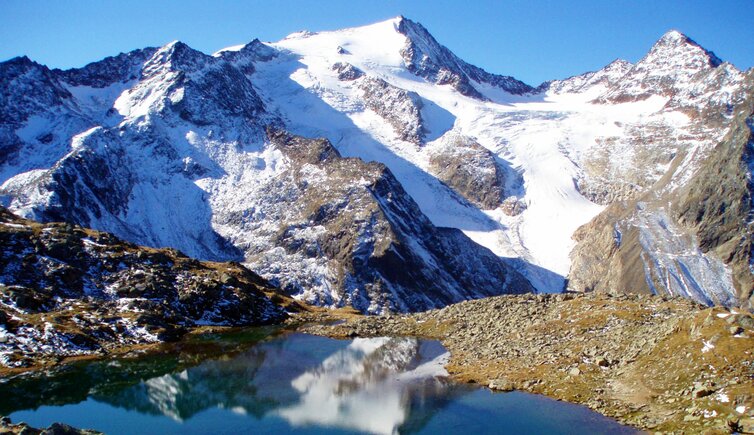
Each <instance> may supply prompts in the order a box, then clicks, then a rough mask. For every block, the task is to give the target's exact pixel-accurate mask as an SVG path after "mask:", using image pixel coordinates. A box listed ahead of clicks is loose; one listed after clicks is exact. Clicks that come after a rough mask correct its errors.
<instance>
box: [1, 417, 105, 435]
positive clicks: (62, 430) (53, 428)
mask: <svg viewBox="0 0 754 435" xmlns="http://www.w3.org/2000/svg"><path fill="white" fill-rule="evenodd" d="M0 433H2V434H3V435H10V434H19V435H100V434H101V432H97V431H94V430H88V429H77V428H75V427H71V426H69V425H67V424H63V423H53V424H51V425H50V427H47V428H44V429H37V428H34V427H31V426H29V425H28V424H26V423H17V424H14V423H13V422H11V420H10V419H9V418H8V417H2V418H0Z"/></svg>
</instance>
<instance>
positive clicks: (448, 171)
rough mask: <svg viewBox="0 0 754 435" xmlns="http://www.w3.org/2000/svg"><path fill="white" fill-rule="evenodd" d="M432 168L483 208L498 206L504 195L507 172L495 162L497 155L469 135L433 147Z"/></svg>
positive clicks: (456, 189) (446, 181) (433, 171)
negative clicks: (468, 136)
mask: <svg viewBox="0 0 754 435" xmlns="http://www.w3.org/2000/svg"><path fill="white" fill-rule="evenodd" d="M429 169H430V171H431V172H432V174H434V175H435V176H436V177H437V178H439V179H440V180H442V181H443V182H444V183H445V184H447V185H448V186H450V187H452V188H453V189H454V190H455V191H457V192H458V193H460V194H461V195H463V197H464V198H466V199H468V200H469V201H470V202H471V203H473V204H475V205H477V206H479V207H481V208H483V209H486V210H490V209H494V208H497V207H498V206H500V205H501V202H502V201H503V198H504V197H505V174H504V173H503V171H502V169H501V168H500V166H499V165H498V164H497V162H496V161H495V156H494V154H493V153H492V152H491V151H489V150H488V149H486V148H484V147H482V146H481V145H479V144H478V143H476V142H474V141H473V140H471V139H470V138H466V137H457V138H455V139H454V140H452V141H451V142H450V143H447V144H444V145H443V146H440V147H438V148H436V149H432V150H431V154H430V158H429ZM511 212H513V210H511Z"/></svg>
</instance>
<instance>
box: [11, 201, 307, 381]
mask: <svg viewBox="0 0 754 435" xmlns="http://www.w3.org/2000/svg"><path fill="white" fill-rule="evenodd" d="M0 246H2V248H1V249H2V255H1V256H0V364H2V366H3V368H2V369H0V370H2V371H7V370H8V369H9V368H24V367H28V366H36V367H38V366H43V365H45V364H49V363H54V362H56V361H59V360H60V359H62V358H65V357H75V356H86V355H100V356H101V355H106V354H108V353H111V352H118V351H121V350H124V349H125V350H127V349H130V348H132V347H134V346H138V345H143V344H150V343H157V342H162V341H174V340H177V339H179V338H180V337H181V336H183V335H184V334H186V333H187V332H189V331H190V330H192V329H194V328H197V327H201V326H210V325H219V326H249V325H262V324H271V323H279V322H281V321H282V320H283V319H285V318H286V316H287V314H286V310H285V309H284V308H283V307H284V306H286V307H287V309H288V310H296V309H298V305H297V304H296V303H292V302H291V301H290V299H288V298H285V297H283V296H281V295H278V294H277V293H276V289H275V288H273V287H272V286H270V285H269V284H268V283H267V282H266V281H265V280H264V279H262V278H260V277H259V276H258V275H256V274H254V273H252V272H250V271H249V270H248V269H246V268H244V267H243V266H241V265H240V264H237V263H207V262H200V261H197V260H194V259H191V258H188V257H186V256H185V255H183V254H182V253H180V252H179V251H176V250H166V249H162V250H158V249H150V248H144V247H139V246H136V245H133V244H131V243H127V242H124V241H122V240H120V239H118V238H116V237H114V236H112V235H110V234H106V233H101V232H97V231H92V230H87V229H83V228H80V227H76V226H74V225H70V224H65V223H49V224H40V223H37V222H33V221H28V220H25V219H20V218H17V217H16V216H14V215H13V214H11V213H9V212H8V211H7V210H5V209H0Z"/></svg>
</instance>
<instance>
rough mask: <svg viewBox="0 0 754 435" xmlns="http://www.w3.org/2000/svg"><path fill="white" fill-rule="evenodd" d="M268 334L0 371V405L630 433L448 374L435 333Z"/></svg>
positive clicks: (185, 430) (159, 415) (77, 415)
mask: <svg viewBox="0 0 754 435" xmlns="http://www.w3.org/2000/svg"><path fill="white" fill-rule="evenodd" d="M269 333H270V331H267V332H261V333H257V335H254V333H249V332H247V333H245V334H251V335H243V334H242V335H241V336H232V335H231V336H228V335H225V336H222V335H217V336H210V337H205V338H204V339H201V338H200V339H196V340H198V341H195V342H193V343H184V344H181V345H180V346H178V347H177V348H171V349H166V350H165V352H163V353H158V354H153V355H151V356H143V357H140V358H121V359H114V360H110V361H100V362H95V363H81V364H74V365H69V366H64V367H63V368H61V369H59V370H58V371H56V372H47V373H43V374H39V375H37V376H24V377H18V378H11V379H4V380H0V414H4V415H8V414H10V416H11V418H12V419H13V421H14V422H18V421H26V422H27V423H29V424H31V425H32V426H36V427H40V426H41V427H46V426H48V425H49V424H51V423H52V422H55V421H59V422H64V423H67V424H71V425H73V426H77V427H85V428H92V429H96V430H100V431H103V432H105V433H108V434H120V433H128V434H130V433H139V434H150V433H155V434H157V433H159V434H165V433H180V434H181V435H189V434H207V433H288V432H296V433H309V434H321V433H365V432H366V433H438V432H443V433H470V432H473V433H485V432H486V433H584V431H586V432H590V433H596V432H599V433H634V432H635V431H634V430H633V429H631V428H626V427H624V426H620V425H619V424H617V423H616V422H614V421H612V420H609V419H607V418H605V417H603V416H601V415H599V414H596V413H594V412H592V411H589V410H588V409H586V408H584V407H580V406H576V405H572V404H567V403H562V402H557V401H555V400H552V399H548V398H546V397H542V396H535V395H530V394H529V395H527V394H524V393H508V394H492V393H491V392H489V391H488V390H485V389H479V388H473V387H470V386H467V385H460V384H457V383H453V382H451V381H450V380H448V379H447V373H446V372H445V370H444V368H443V365H444V364H445V362H446V359H447V357H448V354H447V352H446V351H445V349H444V348H443V347H442V346H441V345H440V344H439V343H438V342H436V341H425V340H417V339H413V338H369V339H363V338H357V339H354V340H348V341H346V340H333V339H329V338H324V337H317V336H311V335H306V334H284V335H282V336H279V337H277V338H274V339H267V340H263V341H260V340H262V339H263V337H265V336H267V335H268V334H269ZM543 416H546V418H543Z"/></svg>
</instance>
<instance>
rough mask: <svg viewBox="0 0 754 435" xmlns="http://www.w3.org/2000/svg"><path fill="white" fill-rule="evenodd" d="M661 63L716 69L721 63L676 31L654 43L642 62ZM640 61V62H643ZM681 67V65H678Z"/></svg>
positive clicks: (718, 59) (713, 54)
mask: <svg viewBox="0 0 754 435" xmlns="http://www.w3.org/2000/svg"><path fill="white" fill-rule="evenodd" d="M645 60H647V61H652V62H656V61H658V60H660V61H662V63H665V64H666V63H668V61H670V62H672V63H676V62H680V63H681V64H682V66H691V64H693V66H694V67H696V68H700V67H716V66H718V65H720V64H722V63H723V61H722V60H720V58H718V57H717V56H715V53H713V52H711V51H709V50H707V49H705V48H704V47H702V46H701V45H699V44H697V43H696V41H694V40H693V39H691V38H689V37H688V36H686V35H684V34H683V33H681V32H679V31H678V30H669V31H668V32H666V33H665V34H664V35H662V37H661V38H660V39H658V40H657V42H655V44H654V45H653V46H652V49H651V50H650V51H649V53H648V54H647V56H646V57H645V58H644V60H643V61H645ZM643 61H642V62H643ZM679 66H681V65H679Z"/></svg>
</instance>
